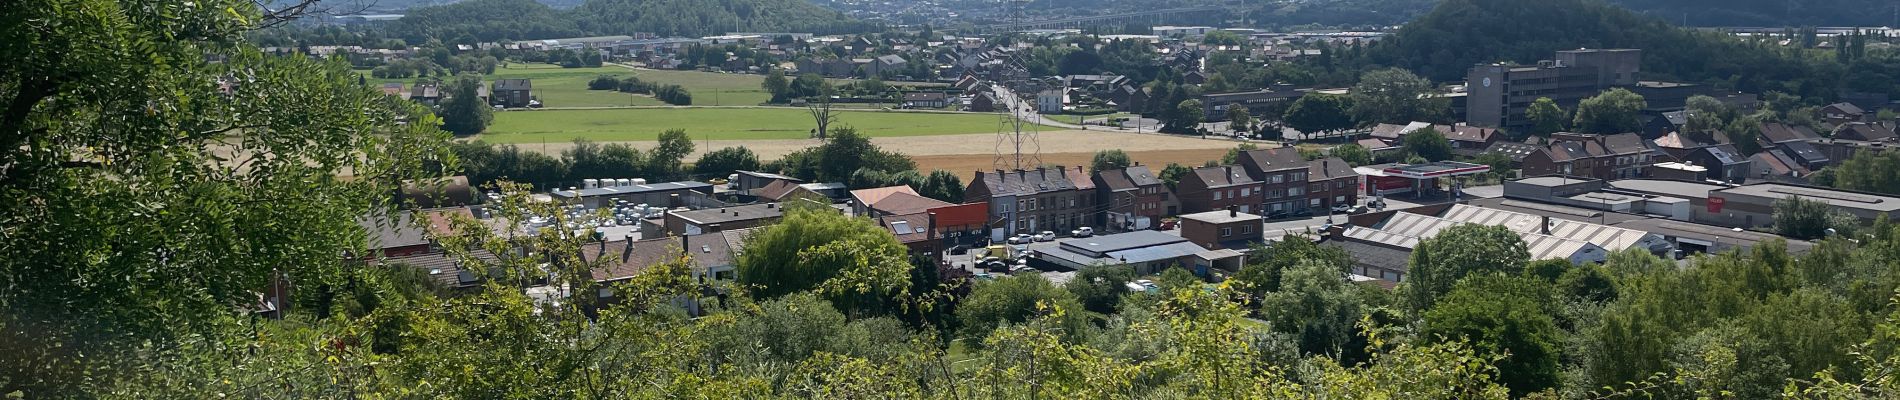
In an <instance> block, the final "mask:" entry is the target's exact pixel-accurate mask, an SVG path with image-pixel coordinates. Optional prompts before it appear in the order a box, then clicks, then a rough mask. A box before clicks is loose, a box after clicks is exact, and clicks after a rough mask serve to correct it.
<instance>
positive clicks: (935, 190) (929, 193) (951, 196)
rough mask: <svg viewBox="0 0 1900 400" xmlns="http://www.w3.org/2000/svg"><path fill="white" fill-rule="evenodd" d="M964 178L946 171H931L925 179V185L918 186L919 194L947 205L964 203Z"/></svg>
mask: <svg viewBox="0 0 1900 400" xmlns="http://www.w3.org/2000/svg"><path fill="white" fill-rule="evenodd" d="M963 187H964V186H963V178H961V177H958V176H957V174H956V173H954V172H950V171H945V170H941V169H939V170H933V171H930V175H928V176H925V177H924V182H923V185H920V186H917V194H918V195H920V196H924V197H929V198H932V199H937V200H941V201H944V202H946V203H962V202H963Z"/></svg>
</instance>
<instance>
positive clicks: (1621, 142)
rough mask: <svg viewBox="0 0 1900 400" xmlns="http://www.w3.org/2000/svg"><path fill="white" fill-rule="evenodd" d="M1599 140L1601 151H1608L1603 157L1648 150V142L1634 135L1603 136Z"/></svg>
mask: <svg viewBox="0 0 1900 400" xmlns="http://www.w3.org/2000/svg"><path fill="white" fill-rule="evenodd" d="M1600 140H1601V141H1602V142H1603V149H1604V150H1606V151H1608V153H1607V154H1603V155H1626V154H1636V153H1642V152H1646V151H1649V150H1650V148H1649V145H1648V142H1647V141H1644V140H1643V137H1642V136H1638V135H1636V134H1635V133H1619V134H1615V135H1604V136H1602V137H1601V139H1600Z"/></svg>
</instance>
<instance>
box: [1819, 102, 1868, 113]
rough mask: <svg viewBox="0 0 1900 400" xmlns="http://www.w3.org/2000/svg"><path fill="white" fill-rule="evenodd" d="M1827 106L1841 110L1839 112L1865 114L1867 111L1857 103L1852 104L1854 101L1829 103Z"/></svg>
mask: <svg viewBox="0 0 1900 400" xmlns="http://www.w3.org/2000/svg"><path fill="white" fill-rule="evenodd" d="M1827 107H1828V108H1833V109H1836V110H1841V112H1844V113H1848V114H1866V113H1867V111H1864V110H1861V109H1860V106H1857V105H1854V103H1848V102H1840V103H1834V104H1829V105H1827Z"/></svg>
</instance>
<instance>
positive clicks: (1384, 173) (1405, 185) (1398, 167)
mask: <svg viewBox="0 0 1900 400" xmlns="http://www.w3.org/2000/svg"><path fill="white" fill-rule="evenodd" d="M1354 169H1355V170H1357V172H1359V175H1360V176H1363V177H1364V181H1363V182H1362V185H1363V188H1364V189H1365V194H1366V195H1367V196H1372V197H1375V198H1384V197H1387V196H1391V195H1396V194H1405V193H1411V194H1412V196H1411V197H1412V198H1425V197H1435V196H1441V195H1444V192H1443V191H1441V190H1440V189H1439V179H1442V178H1456V177H1460V176H1467V175H1475V174H1480V173H1485V172H1490V171H1491V166H1488V165H1484V164H1472V163H1463V162H1457V161H1435V162H1429V163H1424V164H1388V165H1383V166H1366V167H1358V168H1354ZM1458 186H1459V183H1458V182H1457V181H1453V182H1452V184H1451V186H1450V188H1451V189H1452V190H1453V191H1454V192H1456V190H1457V189H1458V188H1459V187H1458Z"/></svg>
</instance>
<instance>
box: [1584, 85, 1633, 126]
mask: <svg viewBox="0 0 1900 400" xmlns="http://www.w3.org/2000/svg"><path fill="white" fill-rule="evenodd" d="M1645 108H1649V103H1648V102H1645V101H1643V96H1642V95H1639V94H1636V93H1634V92H1631V91H1629V90H1628V89H1623V88H1615V89H1610V90H1608V91H1605V92H1603V94H1599V95H1596V96H1594V97H1591V98H1587V99H1583V102H1582V103H1578V104H1577V117H1576V122H1574V124H1575V126H1576V128H1577V131H1578V132H1582V133H1594V134H1601V135H1612V134H1618V133H1626V132H1636V131H1640V130H1642V129H1643V122H1642V120H1641V119H1639V118H1640V117H1642V113H1643V109H1645Z"/></svg>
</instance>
